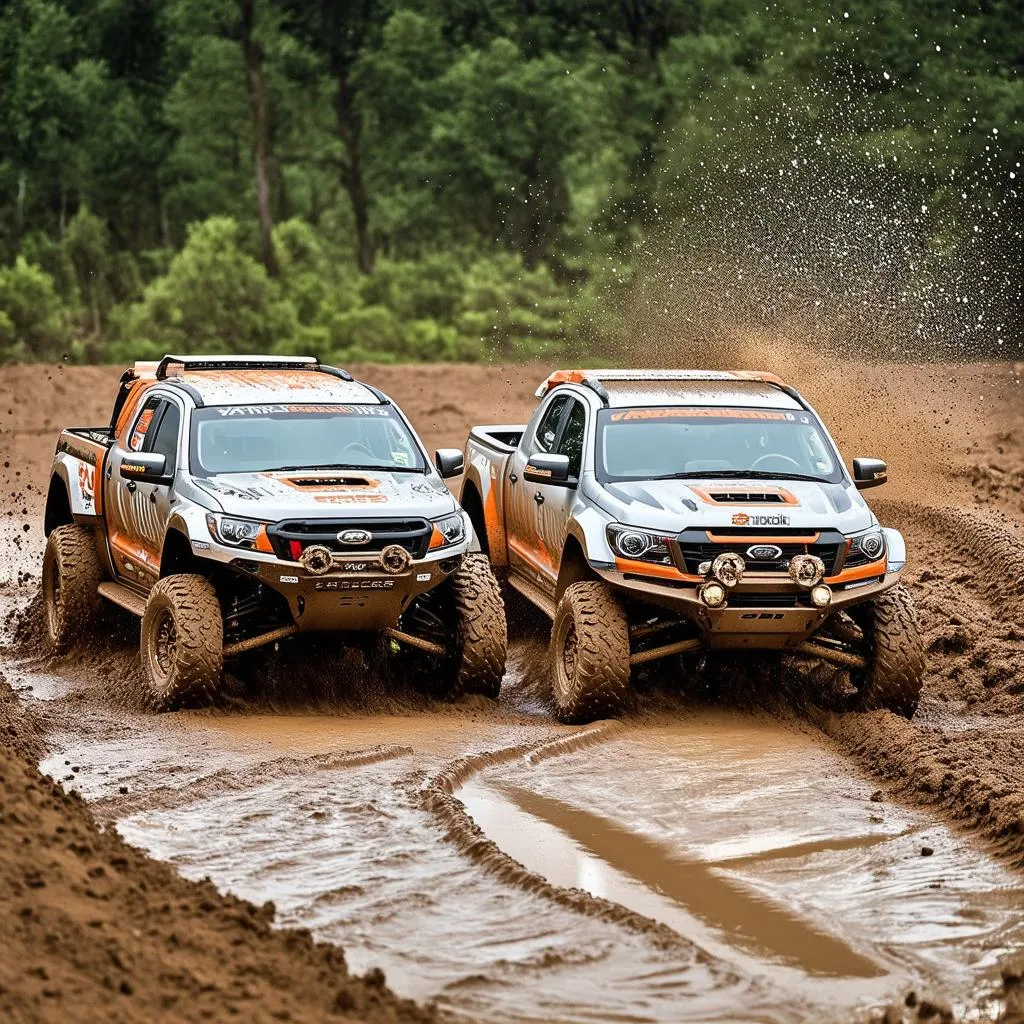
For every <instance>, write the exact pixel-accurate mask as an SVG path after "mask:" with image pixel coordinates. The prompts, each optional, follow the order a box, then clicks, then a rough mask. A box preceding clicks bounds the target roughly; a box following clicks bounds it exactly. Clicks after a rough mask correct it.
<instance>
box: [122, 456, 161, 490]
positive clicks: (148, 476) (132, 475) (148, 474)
mask: <svg viewBox="0 0 1024 1024" xmlns="http://www.w3.org/2000/svg"><path fill="white" fill-rule="evenodd" d="M121 476H122V477H124V479H125V480H141V481H142V482H143V483H147V484H163V483H166V482H167V456H166V455H158V454H156V453H155V452H125V456H124V458H123V459H122V460H121Z"/></svg>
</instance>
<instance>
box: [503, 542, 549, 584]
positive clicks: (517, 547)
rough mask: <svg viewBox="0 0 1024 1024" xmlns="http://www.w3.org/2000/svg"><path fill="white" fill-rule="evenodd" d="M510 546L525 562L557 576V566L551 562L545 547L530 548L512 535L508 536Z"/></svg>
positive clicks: (546, 574) (547, 573) (544, 572)
mask: <svg viewBox="0 0 1024 1024" xmlns="http://www.w3.org/2000/svg"><path fill="white" fill-rule="evenodd" d="M508 546H509V548H511V550H513V551H514V552H515V553H516V554H517V555H518V556H519V557H520V558H521V559H522V560H523V561H524V562H529V563H530V565H532V566H533V567H534V569H536V570H537V571H538V572H541V573H543V574H544V575H545V576H550V577H551V579H555V578H556V576H557V574H556V573H555V567H554V566H553V565H552V564H551V559H550V558H549V557H548V553H547V551H545V550H544V549H543V548H528V547H527V546H526V545H525V544H523V543H522V542H521V541H518V540H513V539H512V538H511V537H509V538H508Z"/></svg>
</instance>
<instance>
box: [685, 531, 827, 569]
mask: <svg viewBox="0 0 1024 1024" xmlns="http://www.w3.org/2000/svg"><path fill="white" fill-rule="evenodd" d="M715 532H716V533H717V532H718V531H717V530H716V531H715ZM752 543H753V542H750V541H742V540H739V539H737V541H736V542H735V543H733V544H687V543H684V544H680V545H679V550H680V552H681V553H682V556H683V561H684V562H685V563H686V571H687V572H691V573H695V572H697V571H698V570H697V567H698V566H699V565H700V564H701V562H711V561H714V559H715V558H716V556H718V555H721V554H723V553H725V552H726V551H733V552H735V553H736V554H738V555H739V556H740V557H741V558H742V559H743V561H744V562H745V563H746V566H747V569H749V570H750V572H785V571H786V570H787V568H788V563H789V560H790V559H791V558H792V557H793V556H794V555H802V554H809V555H817V556H818V557H819V558H820V559H821V560H822V561H823V562H824V563H825V573H826V575H828V576H831V575H832V574H833V573H834V571H835V565H836V559H837V558H838V556H839V551H840V549H841V545H839V544H821V543H819V544H778V545H776V546H777V547H779V548H781V549H782V555H781V556H780V557H779V558H777V559H775V560H773V561H770V562H759V561H755V560H754V559H751V558H748V557H747V548H748V547H751V546H752Z"/></svg>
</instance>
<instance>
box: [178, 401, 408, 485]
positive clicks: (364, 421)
mask: <svg viewBox="0 0 1024 1024" xmlns="http://www.w3.org/2000/svg"><path fill="white" fill-rule="evenodd" d="M190 442H191V457H192V472H193V473H195V474H196V475H197V476H202V475H206V476H210V475H212V474H214V473H267V472H274V471H277V470H288V471H298V470H303V469H377V470H385V471H387V472H390V473H403V472H406V473H422V472H424V462H423V455H422V453H421V451H420V447H419V445H418V444H417V443H416V441H415V439H414V438H413V436H412V434H411V433H410V431H409V428H408V427H407V426H406V425H405V422H404V421H403V420H402V418H401V416H399V415H398V413H397V412H396V411H395V409H394V408H393V407H392V406H387V405H228V406H213V407H210V408H206V409H197V410H196V412H195V413H194V414H193V417H192V436H191V439H190Z"/></svg>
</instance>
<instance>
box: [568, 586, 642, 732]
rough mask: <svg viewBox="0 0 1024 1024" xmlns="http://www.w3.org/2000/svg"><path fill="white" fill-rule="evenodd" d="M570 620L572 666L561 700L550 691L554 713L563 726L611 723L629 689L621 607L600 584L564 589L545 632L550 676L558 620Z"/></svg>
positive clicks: (624, 703)
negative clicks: (568, 686)
mask: <svg viewBox="0 0 1024 1024" xmlns="http://www.w3.org/2000/svg"><path fill="white" fill-rule="evenodd" d="M566 615H571V616H572V618H573V620H574V624H575V627H576V636H577V661H576V671H575V672H574V674H573V680H572V681H571V690H570V693H569V697H568V699H567V700H562V699H560V698H559V693H558V687H557V685H554V680H553V691H554V696H555V710H556V714H557V716H558V719H559V721H561V722H565V723H567V724H580V723H585V722H592V721H594V720H595V719H598V718H608V717H614V716H615V715H618V714H621V713H622V712H623V711H624V710H626V708H628V706H629V704H630V701H631V697H632V690H631V688H630V682H629V676H630V664H629V623H628V621H627V619H626V611H625V608H623V606H622V602H621V601H620V600H619V599H618V598H617V597H616V596H615V594H613V593H612V592H611V591H610V590H609V589H608V587H606V586H605V584H603V583H597V582H584V583H574V584H573V585H572V586H570V587H568V588H566V591H565V593H564V594H563V595H562V598H561V600H560V601H559V602H558V608H557V609H556V611H555V621H554V623H553V624H552V626H553V628H552V632H551V652H550V657H551V666H552V668H551V671H552V673H555V672H557V671H558V665H559V664H561V662H562V652H561V650H556V647H557V645H558V640H557V637H558V635H559V632H558V626H559V622H560V620H561V619H562V618H563V617H564V616H566Z"/></svg>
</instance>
